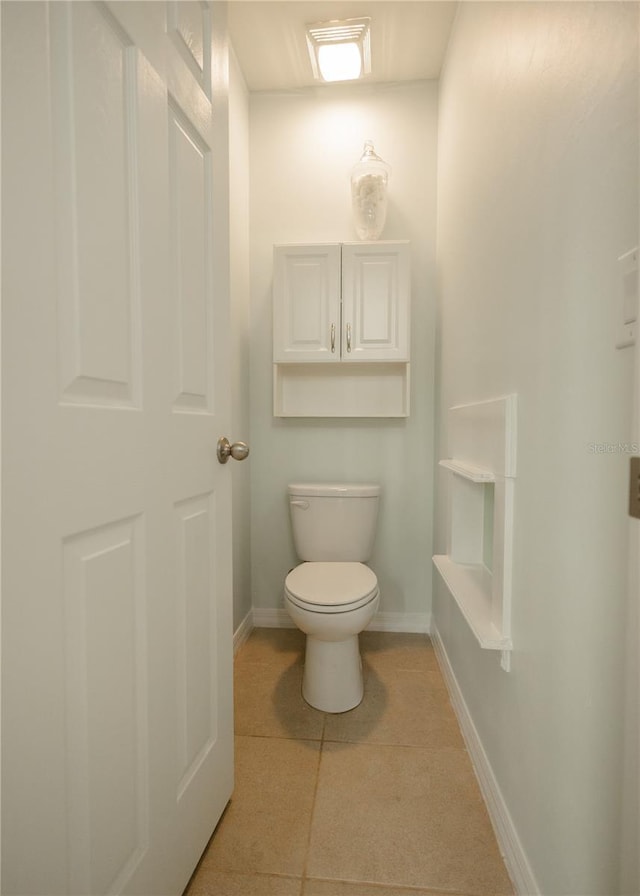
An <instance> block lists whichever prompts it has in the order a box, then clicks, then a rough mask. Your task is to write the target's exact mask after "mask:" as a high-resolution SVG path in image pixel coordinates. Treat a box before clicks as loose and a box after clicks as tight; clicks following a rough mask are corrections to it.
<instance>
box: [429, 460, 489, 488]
mask: <svg viewBox="0 0 640 896" xmlns="http://www.w3.org/2000/svg"><path fill="white" fill-rule="evenodd" d="M439 463H440V466H441V467H444V468H445V470H450V471H451V472H452V473H455V474H456V475H457V476H462V477H464V479H468V480H469V481H470V482H479V483H482V482H495V481H496V477H495V476H494V474H493V473H492V472H491V470H483V469H481V468H480V467H476V466H474V465H473V464H467V463H465V462H464V461H461V460H441V461H440V462H439Z"/></svg>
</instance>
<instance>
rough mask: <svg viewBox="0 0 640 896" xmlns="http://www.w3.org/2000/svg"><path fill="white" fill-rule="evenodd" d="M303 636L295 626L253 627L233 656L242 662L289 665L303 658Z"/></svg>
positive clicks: (237, 663) (300, 661)
mask: <svg viewBox="0 0 640 896" xmlns="http://www.w3.org/2000/svg"><path fill="white" fill-rule="evenodd" d="M304 644H305V636H304V634H303V633H302V632H301V631H300V630H299V629H297V628H254V629H253V631H252V632H251V634H250V635H249V637H248V638H247V640H246V641H245V643H244V644H243V645H242V647H241V648H240V650H239V651H238V653H237V654H236V657H235V663H236V665H239V664H243V663H274V664H275V665H278V664H282V665H283V666H285V667H286V666H290V665H291V663H293V662H299V663H302V662H303V660H304Z"/></svg>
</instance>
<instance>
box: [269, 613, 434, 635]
mask: <svg viewBox="0 0 640 896" xmlns="http://www.w3.org/2000/svg"><path fill="white" fill-rule="evenodd" d="M252 615H253V625H254V626H255V628H295V625H294V624H293V622H292V621H291V617H290V616H289V614H288V613H287V611H286V610H285V609H284V608H282V609H271V608H269V609H260V608H259V607H254V608H253V611H252ZM430 626H431V614H430V613H376V615H375V616H374V618H373V621H372V622H371V624H370V625H369V626H368V627H367V628H368V631H374V632H425V633H428V632H429V629H430Z"/></svg>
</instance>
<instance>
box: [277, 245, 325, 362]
mask: <svg viewBox="0 0 640 896" xmlns="http://www.w3.org/2000/svg"><path fill="white" fill-rule="evenodd" d="M273 276H274V282H273V299H274V301H273V360H274V361H276V362H278V363H283V362H285V363H286V362H295V363H300V362H301V361H307V362H326V361H329V362H331V361H337V360H339V358H340V246H339V244H337V243H335V244H327V245H320V246H276V247H275V248H274V274H273Z"/></svg>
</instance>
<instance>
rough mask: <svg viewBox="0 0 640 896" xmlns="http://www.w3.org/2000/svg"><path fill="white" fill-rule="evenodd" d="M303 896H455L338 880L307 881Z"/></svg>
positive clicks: (413, 888) (431, 891)
mask: <svg viewBox="0 0 640 896" xmlns="http://www.w3.org/2000/svg"><path fill="white" fill-rule="evenodd" d="M302 893H303V896H456V894H455V893H453V892H451V890H449V891H448V892H447V893H437V892H436V891H435V890H422V889H419V888H418V889H416V888H415V887H411V888H410V889H407V887H385V886H383V885H380V884H366V883H354V882H349V881H340V880H308V881H306V882H305V885H304V889H303V891H302Z"/></svg>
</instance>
